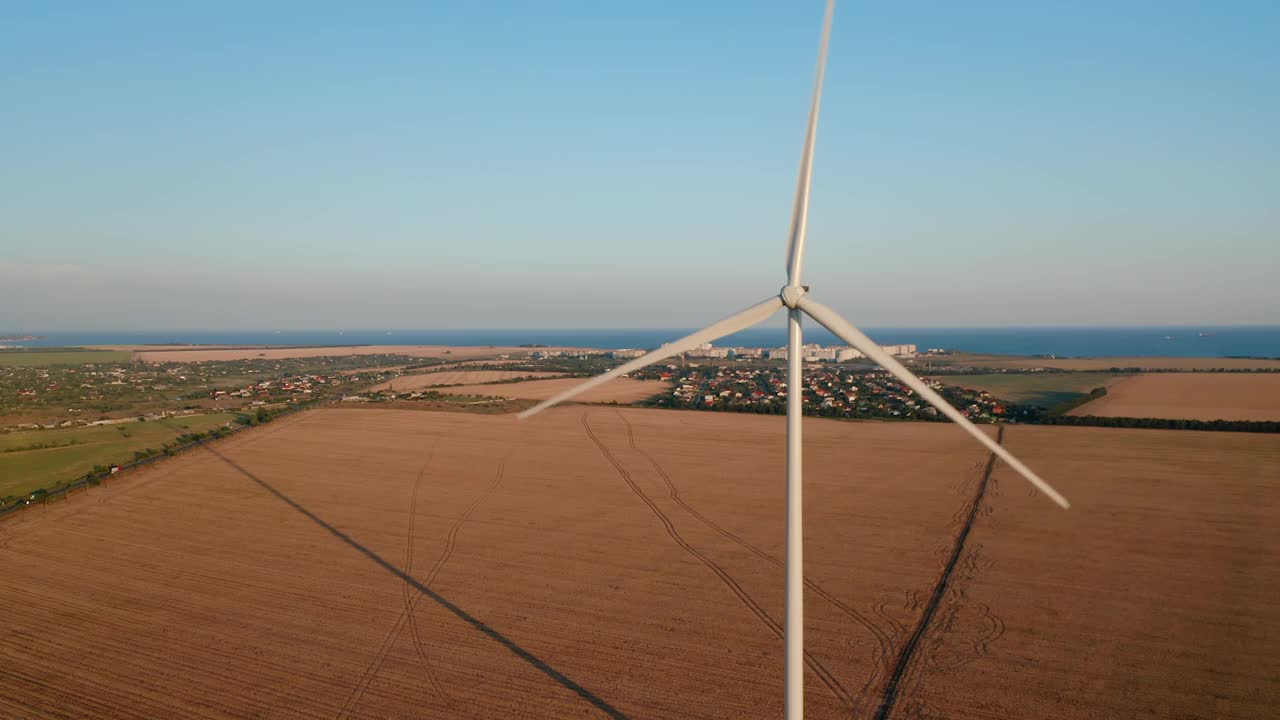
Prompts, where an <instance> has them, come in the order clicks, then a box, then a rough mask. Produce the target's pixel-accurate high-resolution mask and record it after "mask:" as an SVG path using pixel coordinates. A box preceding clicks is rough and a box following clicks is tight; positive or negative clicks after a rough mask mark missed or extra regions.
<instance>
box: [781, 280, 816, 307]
mask: <svg viewBox="0 0 1280 720" xmlns="http://www.w3.org/2000/svg"><path fill="white" fill-rule="evenodd" d="M807 292H809V286H808V285H784V286H783V288H782V291H781V292H779V293H778V297H779V298H782V304H783V305H786V306H787V307H788V308H790V309H792V310H795V309H796V306H797V305H799V304H800V298H802V297H804V294H805V293H807Z"/></svg>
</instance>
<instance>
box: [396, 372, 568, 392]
mask: <svg viewBox="0 0 1280 720" xmlns="http://www.w3.org/2000/svg"><path fill="white" fill-rule="evenodd" d="M563 374H564V373H557V372H526V371H523V370H445V371H442V372H433V373H423V374H421V375H403V376H401V377H398V378H396V379H395V380H391V381H388V382H385V383H382V384H380V385H375V386H374V387H373V390H374V391H380V390H386V389H388V388H391V387H394V388H395V390H396V392H411V391H413V390H422V389H423V388H430V387H439V386H441V385H477V384H481V383H492V382H500V381H503V380H514V379H515V378H548V377H559V376H561V375H563ZM513 384H514V383H513Z"/></svg>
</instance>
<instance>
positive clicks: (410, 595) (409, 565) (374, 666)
mask: <svg viewBox="0 0 1280 720" xmlns="http://www.w3.org/2000/svg"><path fill="white" fill-rule="evenodd" d="M437 444H438V441H437ZM514 451H515V448H514V446H513V447H512V448H511V449H510V450H508V451H507V453H506V455H505V456H504V457H503V458H502V460H501V461H500V462H499V463H498V470H497V472H496V473H495V475H494V478H493V481H492V482H491V483H489V485H488V486H487V487H485V488H484V489H483V490H481V491H480V493H479V494H478V495H476V497H475V499H474V500H472V501H471V504H470V505H467V507H466V508H464V509H463V511H462V512H460V513H458V515H457V517H455V518H454V521H453V524H452V525H450V526H449V532H448V533H447V534H446V536H445V543H444V547H443V548H442V549H441V551H440V555H439V557H437V558H436V561H435V564H433V565H432V566H431V569H430V570H429V571H428V572H427V574H426V575H425V576H424V577H423V578H422V579H421V580H420V581H418V584H417V586H411V584H410V582H409V580H408V579H407V578H408V577H411V576H412V575H413V528H414V524H415V520H414V518H415V517H416V515H417V512H416V510H417V503H418V486H419V484H420V483H421V480H422V476H423V474H424V473H425V471H426V469H427V466H428V465H429V464H430V462H431V458H432V457H434V455H435V447H434V446H433V447H432V450H431V455H430V456H429V457H428V459H427V462H426V463H424V464H423V466H422V470H420V471H419V472H418V475H417V477H416V478H415V480H414V484H413V493H412V499H411V501H410V505H409V531H408V535H407V538H406V560H405V569H404V572H405V577H404V578H402V582H401V587H402V597H403V600H404V609H403V610H401V612H400V616H399V618H397V619H396V622H395V623H394V624H393V625H392V627H391V629H390V630H388V631H387V634H386V635H385V636H384V637H383V639H382V643H381V645H379V647H378V652H377V653H376V654H375V655H374V657H373V659H372V660H371V661H370V662H369V666H368V667H367V668H366V669H365V671H364V674H363V675H362V676H361V677H360V679H359V680H358V681H357V682H356V686H355V687H354V688H352V690H351V696H350V697H349V698H347V702H346V704H344V705H343V708H342V710H341V711H340V712H339V713H338V715H337V717H338V718H339V719H341V718H347V717H351V716H352V715H354V714H355V711H356V708H357V707H359V705H360V700H361V699H362V698H363V697H364V694H365V692H366V691H367V690H368V689H369V685H370V684H372V683H373V681H374V679H375V678H376V677H377V676H378V673H379V672H380V671H381V669H382V665H383V663H385V662H386V659H387V656H388V655H389V654H390V652H391V649H392V648H393V647H395V644H396V642H397V641H398V640H399V639H400V637H401V635H402V634H403V633H404V630H405V628H406V627H408V628H409V631H410V635H411V636H412V638H413V647H414V652H415V654H416V656H417V657H418V659H419V661H420V662H421V663H422V667H423V670H424V672H425V674H426V675H427V679H428V681H429V682H430V683H431V686H432V688H433V689H435V690H436V692H437V693H438V694H439V695H440V697H441V698H442V699H444V700H445V702H446V703H448V704H449V705H450V706H452V705H453V704H454V703H453V700H452V698H451V697H450V695H449V693H448V691H447V690H446V689H445V688H444V686H443V685H442V684H441V683H440V681H439V679H438V678H437V677H436V674H435V669H434V668H433V667H432V665H431V660H430V658H429V657H428V656H427V654H426V651H425V649H424V648H423V642H422V638H421V636H420V634H419V632H418V627H417V618H416V617H415V615H414V611H415V609H416V608H417V606H418V603H419V602H420V601H421V600H422V597H423V594H424V589H426V588H430V587H431V583H433V582H435V579H436V576H437V575H439V574H440V571H441V570H443V569H444V566H445V565H446V564H447V563H448V562H449V558H451V557H453V550H454V548H455V547H457V544H458V532H459V531H460V530H461V529H462V525H463V524H464V523H466V521H467V519H468V518H470V517H471V515H472V513H474V512H475V510H476V508H477V507H479V506H480V503H481V502H483V501H484V499H485V498H487V497H488V496H489V495H491V494H493V493H494V492H495V491H497V490H498V488H499V487H500V486H501V485H502V476H503V474H504V473H505V471H506V467H507V461H508V460H510V458H511V455H512V453H513V452H514Z"/></svg>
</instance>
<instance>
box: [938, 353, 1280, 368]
mask: <svg viewBox="0 0 1280 720" xmlns="http://www.w3.org/2000/svg"><path fill="white" fill-rule="evenodd" d="M927 360H928V362H929V363H931V364H933V365H960V366H965V367H988V368H1009V369H1019V370H1030V369H1032V368H1056V369H1059V370H1110V369H1111V368H1141V369H1143V370H1249V369H1264V370H1280V360H1270V359H1251V358H1204V357H1095V358H1038V357H1025V356H1022V355H978V354H972V353H955V354H952V355H944V356H940V357H928V358H927Z"/></svg>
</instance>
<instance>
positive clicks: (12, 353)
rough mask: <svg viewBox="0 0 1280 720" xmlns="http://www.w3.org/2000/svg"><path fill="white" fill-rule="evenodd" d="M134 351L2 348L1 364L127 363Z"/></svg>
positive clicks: (28, 365) (18, 365)
mask: <svg viewBox="0 0 1280 720" xmlns="http://www.w3.org/2000/svg"><path fill="white" fill-rule="evenodd" d="M132 359H133V353H131V352H128V351H125V350H90V349H87V348H29V349H4V350H0V366H9V367H48V366H50V365H83V364H84V363H127V362H129V361H130V360H132Z"/></svg>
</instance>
